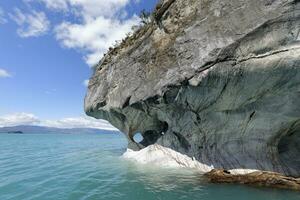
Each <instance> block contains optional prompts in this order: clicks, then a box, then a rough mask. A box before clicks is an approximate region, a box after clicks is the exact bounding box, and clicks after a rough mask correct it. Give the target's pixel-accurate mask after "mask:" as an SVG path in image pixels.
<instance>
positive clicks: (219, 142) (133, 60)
mask: <svg viewBox="0 0 300 200" xmlns="http://www.w3.org/2000/svg"><path fill="white" fill-rule="evenodd" d="M153 18H154V20H153V21H152V22H151V23H149V24H147V25H145V27H143V28H142V29H141V30H139V31H138V32H136V33H135V34H134V35H133V36H132V37H129V38H127V39H126V40H125V41H124V42H123V43H122V44H121V45H120V46H119V47H117V48H115V49H112V50H110V52H108V54H107V55H106V56H105V57H104V58H103V59H102V60H101V61H100V62H99V64H98V66H97V67H96V69H95V72H94V75H93V77H92V78H91V80H90V82H89V87H88V93H87V96H86V99H85V111H86V113H87V114H88V115H90V116H93V117H95V118H99V119H106V120H108V121H110V122H111V123H112V124H113V125H114V126H115V127H117V128H119V129H120V130H121V131H122V132H124V133H125V134H126V136H127V138H128V142H129V143H128V147H129V148H130V149H132V150H139V149H143V148H145V147H147V146H149V145H152V144H159V145H161V146H163V147H167V148H170V149H173V150H175V151H177V152H180V153H181V154H184V155H187V156H189V157H194V158H195V159H196V160H197V161H199V162H200V163H203V164H205V165H207V166H213V167H214V168H223V169H226V170H230V169H259V170H266V171H273V172H279V173H282V174H285V175H288V176H297V177H299V176H300V34H299V33H300V26H299V24H300V1H298V0H252V1H247V0H216V1H209V0H164V1H162V2H161V3H160V4H159V6H157V8H156V10H155V13H154V17H153ZM137 133H141V134H142V136H143V141H142V142H136V141H135V140H134V135H135V134H137Z"/></svg>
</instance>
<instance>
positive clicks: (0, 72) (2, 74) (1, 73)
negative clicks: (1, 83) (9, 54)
mask: <svg viewBox="0 0 300 200" xmlns="http://www.w3.org/2000/svg"><path fill="white" fill-rule="evenodd" d="M8 77H11V74H10V73H8V72H7V71H6V70H4V69H1V68H0V78H8Z"/></svg>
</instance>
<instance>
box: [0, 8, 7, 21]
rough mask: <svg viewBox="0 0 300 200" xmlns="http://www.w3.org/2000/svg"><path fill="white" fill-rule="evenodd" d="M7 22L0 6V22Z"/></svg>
mask: <svg viewBox="0 0 300 200" xmlns="http://www.w3.org/2000/svg"><path fill="white" fill-rule="evenodd" d="M6 22H7V20H6V18H5V16H4V10H3V9H2V8H1V7H0V24H5V23H6Z"/></svg>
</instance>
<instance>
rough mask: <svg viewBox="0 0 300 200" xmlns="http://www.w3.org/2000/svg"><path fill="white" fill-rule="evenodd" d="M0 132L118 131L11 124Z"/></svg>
mask: <svg viewBox="0 0 300 200" xmlns="http://www.w3.org/2000/svg"><path fill="white" fill-rule="evenodd" d="M0 133H10V134H43V133H47V134H58V133H61V134H79V133H86V134H114V133H119V132H118V131H113V130H112V131H110V130H101V129H93V128H70V129H68V128H52V127H45V126H13V127H3V128H0Z"/></svg>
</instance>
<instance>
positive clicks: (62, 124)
mask: <svg viewBox="0 0 300 200" xmlns="http://www.w3.org/2000/svg"><path fill="white" fill-rule="evenodd" d="M41 125H43V126H49V127H56V128H96V129H104V130H117V129H116V128H114V127H113V126H112V125H110V124H109V123H108V122H107V121H105V120H98V119H94V118H91V117H88V116H84V117H74V118H64V119H61V120H46V121H43V122H42V123H41Z"/></svg>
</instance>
